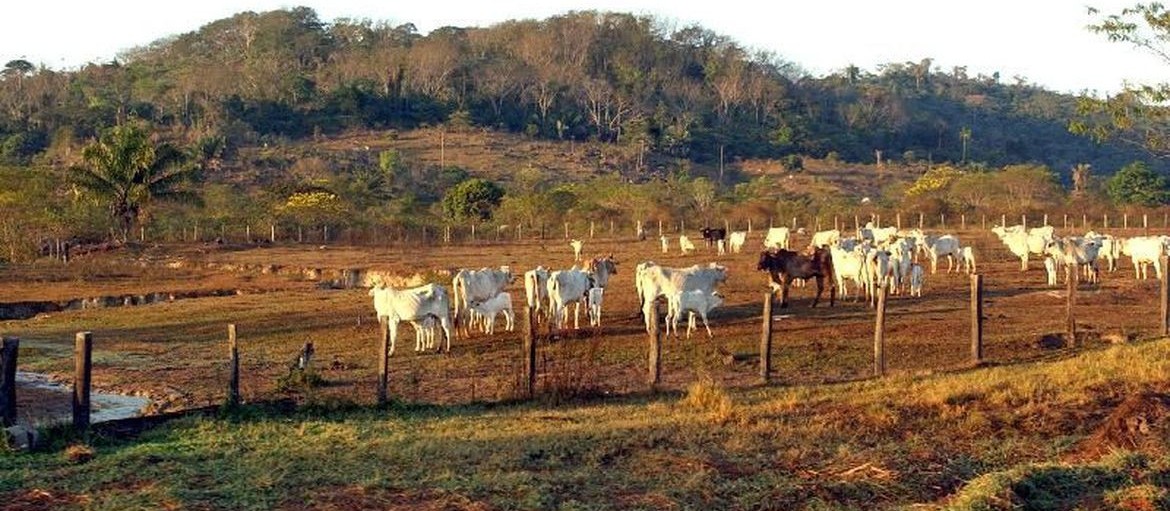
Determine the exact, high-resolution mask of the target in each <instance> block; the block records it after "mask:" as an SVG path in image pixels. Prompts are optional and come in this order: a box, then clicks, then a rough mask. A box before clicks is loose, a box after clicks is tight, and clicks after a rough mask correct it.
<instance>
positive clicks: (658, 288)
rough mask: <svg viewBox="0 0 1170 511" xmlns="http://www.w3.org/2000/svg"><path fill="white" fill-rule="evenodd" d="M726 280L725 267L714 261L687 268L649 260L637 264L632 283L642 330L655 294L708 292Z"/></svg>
mask: <svg viewBox="0 0 1170 511" xmlns="http://www.w3.org/2000/svg"><path fill="white" fill-rule="evenodd" d="M726 281H727V267H725V266H723V265H720V264H716V263H708V264H706V265H698V264H696V265H694V266H690V267H687V268H667V267H664V266H659V265H657V264H654V263H653V262H650V261H647V262H642V263H638V267H637V273H636V275H635V276H634V286H635V288H636V289H637V291H638V298H639V300H640V303H641V309H642V317H643V319H644V320H645V322H646V331H647V332H649V331H650V321H651V315H652V314H653V313H654V309H653V306H654V301H655V300H657V299H658V298H659V297H666V296H669V295H671V294H673V293H677V292H679V291H693V290H696V289H699V290H703V291H706V292H708V293H712V292H715V288H716V287H717V286H719V284H722V283H723V282H726Z"/></svg>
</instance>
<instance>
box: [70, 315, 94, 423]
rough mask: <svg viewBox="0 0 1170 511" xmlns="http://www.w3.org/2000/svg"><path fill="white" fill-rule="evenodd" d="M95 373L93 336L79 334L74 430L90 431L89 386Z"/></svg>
mask: <svg viewBox="0 0 1170 511" xmlns="http://www.w3.org/2000/svg"><path fill="white" fill-rule="evenodd" d="M92 372H93V334H92V333H90V332H77V336H76V337H75V339H74V343H73V429H74V430H75V431H85V430H87V429H89V389H90V387H89V385H90V376H91V375H92Z"/></svg>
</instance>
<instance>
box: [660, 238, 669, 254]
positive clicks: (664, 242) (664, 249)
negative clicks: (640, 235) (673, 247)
mask: <svg viewBox="0 0 1170 511" xmlns="http://www.w3.org/2000/svg"><path fill="white" fill-rule="evenodd" d="M658 240H659V241H661V242H662V253H663V254H665V253H667V252H670V238H667V237H666V236H660V237H659V238H658Z"/></svg>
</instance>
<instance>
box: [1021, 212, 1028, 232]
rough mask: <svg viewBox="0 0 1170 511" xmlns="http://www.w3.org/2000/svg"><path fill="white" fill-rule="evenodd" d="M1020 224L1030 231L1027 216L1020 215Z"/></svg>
mask: <svg viewBox="0 0 1170 511" xmlns="http://www.w3.org/2000/svg"><path fill="white" fill-rule="evenodd" d="M1020 224H1022V225H1023V226H1024V230H1025V231H1027V230H1028V215H1027V214H1023V215H1020Z"/></svg>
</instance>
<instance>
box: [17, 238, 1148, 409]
mask: <svg viewBox="0 0 1170 511" xmlns="http://www.w3.org/2000/svg"><path fill="white" fill-rule="evenodd" d="M952 232H954V231H952ZM956 234H957V235H958V236H959V238H960V240H962V241H963V243H964V244H970V245H972V246H974V247H975V251H976V253H977V254H978V257H979V271H980V272H981V273H982V274H983V275H984V288H985V307H984V315H985V318H986V320H985V323H984V336H985V337H984V338H985V341H984V357H985V360H986V362H987V363H991V364H1007V363H1016V362H1021V361H1030V360H1040V359H1048V358H1054V357H1064V356H1071V355H1072V354H1074V353H1077V352H1078V351H1080V350H1083V349H1086V348H1091V347H1092V346H1094V345H1099V344H1101V343H1107V342H1124V341H1126V340H1128V339H1133V338H1140V337H1151V336H1154V335H1156V334H1157V325H1158V311H1159V307H1158V294H1159V288H1158V282H1157V281H1156V280H1153V279H1150V280H1147V281H1136V280H1135V279H1134V274H1133V269H1132V267H1131V266H1130V264H1129V262H1128V260H1126V261H1123V262H1122V263H1121V267H1120V268H1119V270H1118V271H1116V272H1114V273H1108V272H1102V280H1101V284H1100V285H1089V284H1086V283H1082V284H1081V286H1080V287H1079V290H1078V293H1077V302H1076V305H1075V312H1076V315H1077V328H1078V330H1079V331H1080V332H1081V333H1082V336H1083V338H1082V341H1083V342H1082V347H1080V348H1073V347H1068V346H1065V345H1063V344H1062V343H1061V342H1059V340H1060V339H1061V338H1060V334H1061V332H1063V331H1064V328H1065V307H1066V299H1065V293H1064V288H1063V286H1059V287H1058V288H1056V289H1052V288H1048V287H1046V286H1045V277H1044V272H1043V268H1042V265H1041V263H1040V261H1038V260H1032V262H1031V267H1030V269H1029V271H1028V272H1026V273H1022V272H1020V270H1019V260H1018V259H1015V258H1012V257H1011V256H1010V254H1009V253H1008V252H1007V250H1006V248H1004V247H1003V246H1002V245H1001V244H1000V243H999V242H998V240H997V239H996V238H995V237H994V235H992V234H991V233H990V232H988V231H980V230H976V229H970V230H966V231H957V232H956ZM1069 234H1071V233H1069ZM1114 234H1128V235H1138V234H1141V233H1140V232H1138V230H1131V231H1130V232H1128V233H1122V232H1120V231H1114ZM762 236H763V233H762V232H760V231H755V232H753V233H752V234H751V235H750V236H749V238H748V244H747V247H746V248H745V251H744V253H742V254H737V255H727V256H722V257H720V256H717V255H716V254H715V253H714V250H710V251H707V250H704V249H703V248H702V247H700V249H699V251H698V252H697V253H696V254H693V255H690V256H682V255H680V254H679V253H678V251H677V239H675V243H673V244H672V246H671V250H670V253H668V254H663V253H661V249H660V245H659V242H658V240H657V239H656V238H653V237H652V238H651V239H648V240H646V241H642V242H639V241H636V240H633V239H628V238H612V239H611V238H606V239H601V238H600V237H599V238H598V239H594V240H589V239H587V240H585V254H586V256H588V257H594V256H599V255H605V254H610V253H612V254H613V255H614V256H615V257H616V259H617V260H618V263H619V264H618V273H617V275H616V276H614V278H613V279H612V280H611V283H610V287H609V290H608V291H607V292H606V295H605V305H604V312H603V326H602V327H601V328H600V329H599V330H597V331H594V330H593V329H589V328H583V329H582V330H580V331H577V332H562V333H561V334H560V335H558V336H556V337H554V338H549V337H548V335H546V330H545V329H544V328H543V326H542V327H541V330H540V332H541V337H540V339H539V340H538V342H539V352H538V357H537V358H538V386H539V392H540V393H541V394H542V395H543V396H545V397H546V398H550V399H562V398H571V397H573V396H574V395H580V394H589V395H599V394H608V393H631V392H642V391H645V390H646V389H647V388H648V386H647V383H646V378H647V363H648V362H647V353H648V349H647V347H648V343H647V336H646V334H645V331H644V329H643V327H642V320H641V318H640V317H639V315H638V312H637V306H636V302H637V299H636V297H635V293H634V285H633V275H632V273H633V268H634V266H635V265H636V264H637V263H638V262H641V261H646V260H652V261H655V262H657V263H659V264H663V265H666V266H676V267H681V266H689V265H691V264H696V263H706V262H708V261H718V262H720V263H722V264H724V265H726V266H727V267H728V268H729V270H730V277H729V279H728V281H727V283H726V284H725V285H724V286H723V287H722V288H721V291H722V292H723V294H724V295H725V297H726V298H725V300H726V301H725V304H724V306H723V307H721V308H719V309H716V311H715V312H714V313H713V314H712V317H711V322H712V330H713V331H714V338H713V339H710V340H709V339H707V338H706V336H705V335H703V334H702V327H701V326H700V334H699V335H698V336H697V337H693V338H692V339H690V340H686V339H681V340H676V339H668V340H666V342H664V346H663V366H662V367H663V373H662V385H661V387H660V388H662V389H666V390H679V389H683V388H685V387H686V386H687V385H688V384H689V383H691V382H693V381H695V380H696V379H697V378H700V377H703V376H707V377H711V378H713V379H715V380H716V381H719V382H721V383H723V384H725V385H728V386H731V387H743V386H750V385H756V384H758V379H759V376H758V364H759V352H758V349H759V337H760V328H761V324H760V315H761V309H762V302H763V297H764V294H765V292H766V291H767V276H766V274H765V273H763V272H758V271H756V269H755V268H756V262H757V258H758V254H759V249H760V242H761V239H762ZM696 237H697V236H696ZM795 243H796V244H797V245H802V244H805V243H807V239H806V238H804V239H801V238H798V239H797V240H796V242H795ZM176 261H181V263H179V264H174V263H175V262H176ZM208 263H214V265H215V267H216V269H208ZM504 264H506V265H510V266H511V267H512V268H513V270H514V271H515V272H516V273H517V275H519V274H521V273H522V272H523V271H526V270H528V269H531V268H533V267H535V266H536V265H537V264H542V265H544V266H545V267H551V268H554V269H559V268H566V267H568V266H571V265H572V250H571V249H570V248H569V245H568V243H567V241H566V240H562V239H559V238H558V239H551V240H544V241H540V240H527V241H523V242H506V243H498V242H480V243H477V244H465V245H452V246H441V245H434V246H427V247H418V246H412V247H344V246H328V247H324V248H321V247H318V246H293V245H286V246H279V245H278V246H275V247H230V246H213V247H209V246H206V245H200V246H192V245H186V246H180V245H175V246H165V247H154V248H151V249H147V250H143V251H140V252H135V253H133V254H131V253H117V254H100V255H94V256H92V258H91V259H88V260H85V259H83V260H78V261H74V262H73V263H71V264H70V265H69V266H64V267H62V266H59V265H49V264H47V263H41V264H38V265H37V266H35V267H25V268H8V269H6V270H4V271H3V272H0V291H2V292H3V296H4V299H3V300H4V301H22V300H34V299H50V298H51V299H62V298H81V297H86V296H92V295H99V294H106V293H117V292H160V291H164V292H169V291H174V290H175V289H178V288H182V289H198V288H217V289H218V288H228V289H239V290H240V292H239V294H235V295H231V296H216V297H206V298H191V299H186V300H176V301H173V302H168V303H158V304H151V305H143V306H135V307H114V308H104V309H89V310H74V311H65V312H60V313H53V314H42V315H39V316H37V317H35V318H31V319H26V320H13V321H5V322H2V323H0V330H2V332H3V333H4V335H8V336H17V337H20V338H21V339H22V345H21V346H22V348H21V355H20V370H22V371H31V372H39V373H46V374H49V375H52V376H53V377H56V378H58V379H61V380H67V379H68V378H70V377H71V376H70V375H71V374H72V355H71V353H72V343H73V337H74V334H75V332H77V331H81V330H90V331H93V332H94V337H95V347H94V355H93V357H94V372H93V378H94V384H95V387H97V388H98V389H101V390H104V391H117V392H122V393H128V394H135V395H144V396H148V397H150V398H151V399H152V400H153V401H154V403H155V405H154V410H156V411H164V410H174V409H182V408H188V407H197V406H205V405H211V404H216V403H220V402H222V401H223V399H224V396H225V392H226V389H227V379H228V368H227V366H228V364H227V353H228V350H227V343H226V330H227V324H229V323H233V324H236V325H237V326H238V329H239V332H240V352H241V374H242V384H241V389H242V393H243V398H244V400H245V401H260V400H273V399H279V398H285V397H290V396H291V397H294V398H298V399H302V400H308V401H315V402H330V401H331V400H345V401H357V402H359V403H371V402H373V401H374V399H375V396H376V392H375V389H376V380H377V370H378V362H377V357H376V352H377V344H378V336H377V324H376V322H375V320H374V311H373V306H372V304H371V301H370V297H369V296H368V295H367V293H366V290H364V289H348V290H333V289H322V288H320V286H318V285H317V283H316V282H313V281H311V280H307V279H306V278H305V277H304V276H301V275H295V276H294V275H292V274H291V273H289V274H281V275H276V274H263V273H260V272H257V271H255V268H256V267H257V266H258V265H279V266H281V267H285V268H327V269H328V268H334V269H340V268H368V269H371V270H382V271H387V272H390V273H394V274H398V275H401V276H409V275H412V274H415V273H423V274H427V275H435V274H436V271H438V270H454V269H457V268H460V267H472V268H478V267H483V266H497V265H504ZM941 267H942V271H940V273H938V274H936V275H930V274H929V268H928V275H927V280H926V286H925V294H924V296H923V297H922V298H909V297H901V296H893V297H891V298H890V300H889V305H888V316H887V319H886V337H885V338H886V348H885V349H886V363H887V367H888V371H889V372H890V373H895V374H897V373H903V374H905V373H910V374H923V373H929V372H933V371H946V370H964V369H966V368H968V367H969V365H970V362H971V356H970V345H969V328H970V326H969V317H970V312H969V309H968V306H969V305H968V304H969V297H970V287H969V282H970V281H969V279H968V277H967V276H966V275H965V274H962V273H950V274H947V273H945V268H946V264H945V262H944V263H943V264H942V265H941ZM445 284H446V285H448V286H449V284H450V282H449V280H447V281H446V282H445ZM127 290H132V291H127ZM509 290H510V291H512V293H513V300H514V303H516V304H521V303H523V298H522V297H523V296H524V289H523V283H522V279H520V278H517V279H516V281H515V283H514V284H513V285H512V286H510V287H509ZM812 290H813V287H811V286H810V287H807V288H804V289H794V290H793V294H792V296H793V300H792V302H793V305H792V307H790V308H788V309H779V308H777V309H776V311H775V318H776V321H775V327H774V328H775V330H774V331H775V334H774V341H773V351H772V357H773V361H772V365H773V384H774V385H798V384H823V383H832V382H839V381H847V380H854V379H861V378H868V377H870V376H871V374H872V367H873V362H872V360H873V358H872V357H873V355H872V353H873V351H872V350H873V340H874V332H873V329H874V313H873V310H872V309H870V308H869V307H868V306H867V305H866V304H865V303H864V302H858V301H855V300H854V299H853V298H845V299H842V300H839V301H838V303H837V304H836V306H834V307H829V306H827V304H826V305H822V306H818V307H817V308H815V309H811V308H809V307H808V305H809V303H810V301H811V296H812ZM522 318H523V312H522V311H520V310H519V309H518V310H517V323H519V322H520V321H522ZM582 323H583V324H585V323H587V321H586V320H585V318H582ZM498 330H499V329H498ZM413 337H414V336H413V334H412V332H411V331H410V327H409V326H407V325H403V326H401V327H400V342H399V345H398V347H397V350H396V351H395V353H394V355H393V357H392V358H391V360H390V392H391V395H392V396H394V397H395V398H396V399H400V400H403V401H409V402H422V403H434V404H447V403H461V402H470V401H483V400H486V401H494V400H503V399H510V398H513V397H517V396H519V395H520V388H521V385H520V382H521V380H520V373H521V371H520V369H521V367H522V366H521V364H522V358H521V357H522V353H521V339H520V329H519V327H518V328H517V329H516V331H514V332H502V333H500V332H497V334H496V335H494V336H490V337H489V336H486V335H482V334H476V335H472V336H471V337H470V338H466V337H457V338H456V339H454V340H453V341H452V349H451V353H450V354H442V355H440V354H434V353H421V354H420V353H415V352H414V351H413ZM1053 340H1056V341H1057V342H1052V341H1053ZM310 341H311V342H313V343H314V346H315V349H316V357H315V359H314V362H313V365H314V366H315V367H316V368H317V371H318V373H319V374H320V376H321V377H322V378H323V380H324V383H323V384H322V385H321V386H318V387H314V388H312V389H307V390H306V389H300V390H299V391H297V390H291V391H290V390H281V389H280V386H281V383H282V377H284V376H286V375H288V373H289V366H290V364H291V363H292V362H293V361H294V360H295V358H296V354H297V353H298V351H299V350H300V348H301V346H302V345H303V344H304V343H305V342H310ZM29 401H30V400H29V399H27V398H25V399H22V400H21V403H20V404H21V406H22V407H25V410H24V411H22V412H19V414H22V415H23V414H32V413H33V411H32V410H31V408H35V407H36V403H30V402H29ZM45 402H46V403H48V402H49V400H45Z"/></svg>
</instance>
